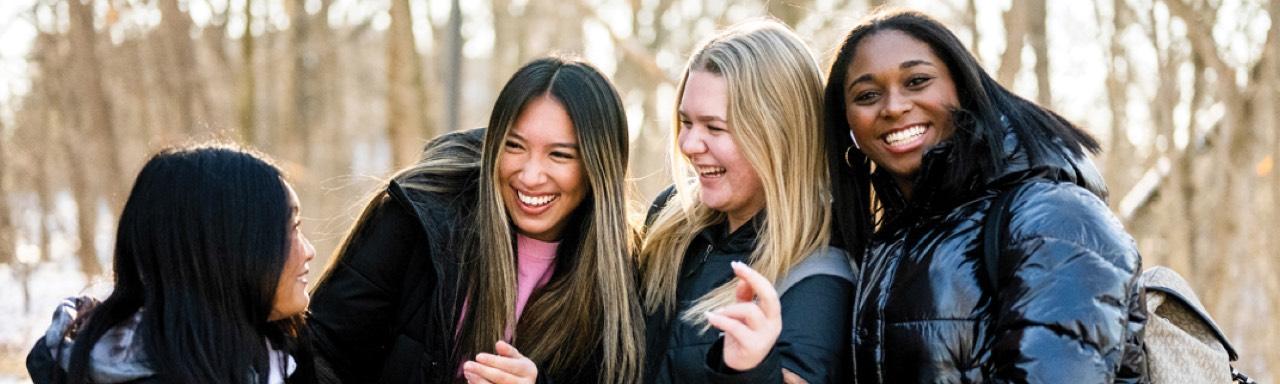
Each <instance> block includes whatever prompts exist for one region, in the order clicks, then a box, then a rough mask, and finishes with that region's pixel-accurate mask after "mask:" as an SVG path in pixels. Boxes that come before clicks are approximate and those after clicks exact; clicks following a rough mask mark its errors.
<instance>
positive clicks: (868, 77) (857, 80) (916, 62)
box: [845, 60, 935, 91]
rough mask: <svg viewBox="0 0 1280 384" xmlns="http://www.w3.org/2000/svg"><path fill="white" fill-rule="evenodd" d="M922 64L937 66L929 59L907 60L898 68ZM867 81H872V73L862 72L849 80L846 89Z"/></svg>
mask: <svg viewBox="0 0 1280 384" xmlns="http://www.w3.org/2000/svg"><path fill="white" fill-rule="evenodd" d="M921 65H928V66H930V67H934V66H935V65H933V63H931V62H929V61H927V60H907V61H904V62H902V64H898V69H908V68H911V67H916V66H921ZM867 81H871V74H870V73H864V74H862V76H858V77H857V78H855V79H853V81H850V82H849V86H848V87H846V88H845V91H849V90H851V89H853V86H854V85H857V84H858V83H862V82H867Z"/></svg>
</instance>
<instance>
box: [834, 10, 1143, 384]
mask: <svg viewBox="0 0 1280 384" xmlns="http://www.w3.org/2000/svg"><path fill="white" fill-rule="evenodd" d="M828 79H829V80H828V83H827V88H826V137H827V143H828V146H827V159H828V160H829V161H830V167H831V171H830V172H831V178H832V183H833V192H834V206H835V228H837V229H838V231H837V236H838V237H839V238H840V240H841V243H843V244H846V245H848V246H849V247H850V249H859V250H862V249H865V250H866V253H865V254H859V253H857V252H855V255H859V256H860V259H861V263H862V264H861V266H862V268H861V272H862V273H861V276H860V285H859V289H858V296H857V301H856V302H855V309H854V314H855V319H854V337H853V346H854V359H853V365H854V366H855V367H856V371H857V380H858V382H859V383H869V384H874V383H904V382H905V383H912V382H957V383H958V382H1044V383H1068V382H1070V383H1103V382H1112V381H1115V382H1141V381H1143V375H1144V372H1145V363H1144V361H1143V358H1144V357H1143V356H1144V355H1143V349H1142V346H1141V333H1142V330H1143V326H1144V324H1145V313H1144V310H1143V302H1142V300H1141V298H1140V294H1141V288H1140V287H1139V286H1138V284H1137V282H1136V278H1137V276H1138V272H1139V267H1140V266H1141V259H1140V257H1139V256H1138V252H1137V249H1136V246H1135V244H1134V242H1133V240H1132V239H1131V238H1130V237H1129V235H1128V234H1127V233H1125V231H1124V228H1123V227H1122V226H1121V225H1120V222H1119V221H1118V220H1116V218H1115V217H1114V216H1113V215H1112V214H1111V212H1110V211H1109V210H1108V208H1107V205H1106V203H1105V202H1103V198H1105V196H1106V190H1105V186H1104V185H1103V184H1102V180H1101V178H1100V177H1099V175H1098V173H1097V171H1096V170H1095V169H1094V167H1093V165H1092V164H1091V163H1090V161H1089V159H1088V158H1087V157H1086V155H1087V152H1090V151H1097V149H1098V145H1097V143H1096V142H1095V141H1094V140H1093V138H1091V137H1090V136H1089V135H1088V134H1087V133H1086V132H1084V131H1083V130H1081V129H1080V128H1078V127H1076V126H1075V125H1073V124H1071V123H1070V122H1068V121H1067V120H1066V119H1064V118H1062V117H1061V116H1058V115H1057V114H1055V113H1053V112H1052V111H1049V110H1047V109H1045V108H1043V107H1041V106H1039V105H1036V104H1034V103H1032V102H1030V101H1028V100H1026V99H1023V98H1021V97H1019V96H1017V95H1014V94H1013V93H1012V92H1010V91H1009V90H1008V89H1005V88H1004V87H1003V86H1001V85H1000V84H998V83H996V82H995V80H993V79H992V78H991V76H989V75H988V74H987V73H986V72H985V71H983V69H982V68H981V67H980V66H978V62H977V60H976V59H975V58H974V57H973V55H971V54H970V53H969V51H968V50H966V49H965V48H964V46H963V45H962V44H961V43H960V40H959V39H957V38H956V36H955V35H954V34H952V33H951V31H949V30H947V28H946V27H945V26H943V25H942V24H941V23H939V22H937V21H936V20H934V19H933V18H930V17H929V16H926V15H924V14H921V13H918V12H914V11H904V10H884V11H881V12H878V13H875V14H872V15H870V16H868V17H867V18H866V19H865V20H864V21H863V22H861V23H860V24H858V25H857V26H856V27H854V28H853V30H852V31H850V32H849V34H848V36H847V37H846V38H845V39H844V42H843V43H842V44H841V45H840V47H839V53H838V54H837V56H836V60H835V63H834V64H833V65H832V67H831V72H830V75H829V76H828ZM999 196H1003V198H1004V199H1006V200H1003V201H1006V202H1008V204H1007V205H1000V204H997V201H1001V199H998V197H999ZM993 205H994V208H993ZM992 209H995V210H996V211H994V212H997V213H998V214H1002V215H1003V216H1004V217H1005V219H1004V220H998V219H996V218H995V217H1000V216H999V215H997V216H995V217H988V215H987V213H988V212H993V211H992ZM992 220H998V221H992ZM989 221H990V223H991V224H992V227H989V228H991V230H992V231H995V232H993V233H990V234H987V233H984V231H986V230H985V229H984V225H986V224H988V222H989ZM992 236H994V237H992ZM987 238H990V239H999V241H998V242H993V244H984V241H983V239H987ZM988 246H989V247H993V248H996V249H986V247H988ZM988 251H989V252H992V254H996V255H998V257H997V258H996V259H995V260H990V263H988V260H986V258H985V257H984V256H985V252H988ZM989 272H990V273H989Z"/></svg>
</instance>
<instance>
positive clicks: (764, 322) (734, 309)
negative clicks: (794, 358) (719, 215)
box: [707, 261, 782, 371]
mask: <svg viewBox="0 0 1280 384" xmlns="http://www.w3.org/2000/svg"><path fill="white" fill-rule="evenodd" d="M732 265H733V273H734V274H736V275H738V288H737V291H736V292H735V293H736V296H737V299H738V302H736V303H733V304H730V305H727V306H725V307H724V308H720V309H717V310H715V311H713V312H707V322H708V323H711V325H712V326H714V327H716V328H718V329H720V330H721V331H723V332H724V353H723V355H724V364H725V365H726V366H728V367H729V368H733V369H734V370H738V371H746V370H750V369H752V368H755V367H756V366H757V365H760V362H761V361H764V358H765V356H767V355H768V354H769V351H770V350H772V349H773V344H774V343H775V342H777V341H778V334H780V333H782V309H781V307H782V304H781V303H780V302H779V301H778V291H777V290H775V289H773V284H771V283H769V279H766V278H765V277H764V276H762V275H760V273H758V272H756V271H755V270H753V269H751V267H748V266H747V265H746V264H743V263H739V262H736V261H735V262H733V263H732ZM753 299H754V300H753Z"/></svg>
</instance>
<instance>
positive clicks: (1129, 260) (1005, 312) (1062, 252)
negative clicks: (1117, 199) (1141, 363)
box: [988, 182, 1145, 383]
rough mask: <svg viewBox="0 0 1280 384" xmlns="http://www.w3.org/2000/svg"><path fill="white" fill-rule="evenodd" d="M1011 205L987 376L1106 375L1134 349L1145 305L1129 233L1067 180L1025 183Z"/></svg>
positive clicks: (1085, 378)
mask: <svg viewBox="0 0 1280 384" xmlns="http://www.w3.org/2000/svg"><path fill="white" fill-rule="evenodd" d="M1010 212H1011V215H1010V221H1009V223H1008V224H1007V228H1008V231H1007V236H1008V237H1007V239H1008V240H1007V241H1006V242H1005V246H1004V248H1003V250H1002V252H1001V259H1000V265H999V281H1001V287H1002V288H1001V290H1000V292H999V293H998V295H999V296H998V298H997V300H996V303H997V304H998V305H999V307H998V308H996V310H995V313H997V315H996V317H995V318H994V319H992V320H993V321H994V325H995V326H994V335H995V338H994V340H993V344H992V345H991V346H990V347H991V353H992V356H991V360H990V361H991V362H992V364H991V365H990V367H988V368H989V369H990V371H989V372H988V374H989V375H990V376H991V378H992V379H994V380H992V381H994V382H1019V383H1022V382H1043V383H1066V382H1072V383H1110V382H1112V381H1113V380H1115V379H1116V373H1117V372H1118V371H1120V367H1121V366H1122V364H1124V363H1125V361H1127V360H1129V357H1128V356H1126V355H1127V354H1132V353H1135V352H1137V353H1140V348H1139V351H1133V350H1131V348H1132V347H1133V345H1135V344H1134V340H1137V339H1138V338H1139V337H1140V334H1141V330H1142V326H1143V322H1144V321H1145V320H1144V318H1142V316H1141V315H1139V316H1138V318H1134V316H1132V312H1133V309H1134V308H1135V306H1140V305H1142V304H1141V300H1140V299H1139V296H1138V292H1139V289H1140V288H1139V287H1138V286H1137V283H1136V278H1137V274H1138V271H1139V270H1140V268H1141V260H1140V258H1139V256H1138V252H1137V250H1136V246H1135V244H1134V242H1133V240H1132V238H1130V237H1129V235H1128V234H1127V233H1125V231H1124V228H1123V227H1122V226H1121V225H1120V223H1119V221H1118V220H1116V219H1115V217H1114V216H1112V215H1111V213H1110V211H1109V210H1108V208H1107V207H1106V205H1105V204H1104V203H1103V202H1102V200H1100V199H1098V198H1097V197H1095V196H1094V195H1093V194H1090V193H1089V192H1087V191H1086V190H1084V189H1083V188H1079V187H1077V186H1075V185H1072V184H1062V183H1049V182H1044V183H1035V184H1032V185H1029V186H1027V187H1024V188H1022V191H1021V192H1020V193H1019V196H1015V199H1014V202H1013V205H1012V206H1011V208H1010ZM1139 309H1140V307H1139ZM1127 344H1128V345H1130V347H1129V348H1126V345H1127ZM1122 379H1123V378H1122Z"/></svg>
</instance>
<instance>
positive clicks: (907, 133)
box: [844, 30, 959, 184]
mask: <svg viewBox="0 0 1280 384" xmlns="http://www.w3.org/2000/svg"><path fill="white" fill-rule="evenodd" d="M856 48H857V49H856V52H857V55H856V56H854V58H853V62H852V64H850V65H849V72H848V73H847V74H846V75H847V77H846V80H845V83H844V99H845V108H846V109H845V119H847V120H848V122H849V128H850V129H851V130H852V133H853V137H854V140H856V141H857V143H858V145H859V147H860V148H861V150H862V153H863V154H865V155H866V156H867V158H869V159H871V161H874V162H875V163H876V165H877V166H879V167H883V168H885V169H887V170H888V171H889V172H890V173H892V174H893V176H894V177H895V178H897V179H898V181H899V184H902V183H903V182H904V180H909V179H910V178H911V177H912V176H914V175H915V174H916V172H918V171H919V170H920V161H921V157H923V156H924V153H925V152H926V151H928V150H929V148H932V147H933V146H934V145H937V144H938V142H940V141H942V140H944V139H946V138H947V137H950V135H951V133H952V132H953V131H954V129H953V128H952V126H951V110H952V109H954V108H957V107H958V106H959V101H958V99H957V97H956V87H955V83H954V82H953V81H952V80H951V72H950V71H949V70H948V69H947V66H946V64H945V63H943V62H942V60H940V59H938V57H937V55H934V53H933V50H932V49H930V48H929V46H928V45H927V44H925V43H924V42H922V41H920V40H917V39H915V38H913V37H911V36H909V35H907V34H906V33H903V32H901V31H897V30H886V31H882V32H877V33H875V34H873V35H871V36H868V37H866V38H865V39H863V40H862V41H861V42H860V43H858V46H857V47H856Z"/></svg>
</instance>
